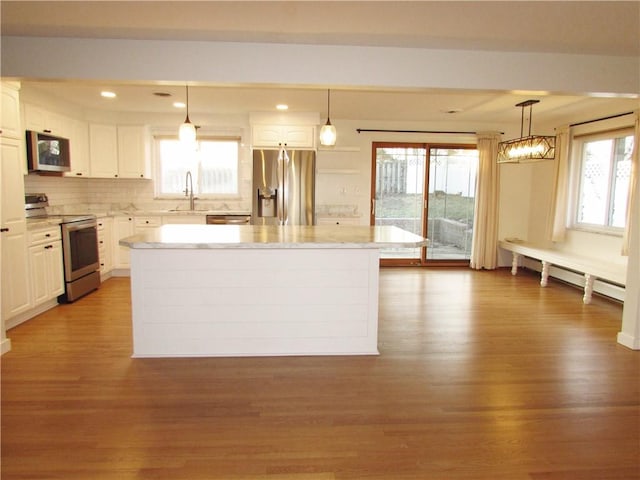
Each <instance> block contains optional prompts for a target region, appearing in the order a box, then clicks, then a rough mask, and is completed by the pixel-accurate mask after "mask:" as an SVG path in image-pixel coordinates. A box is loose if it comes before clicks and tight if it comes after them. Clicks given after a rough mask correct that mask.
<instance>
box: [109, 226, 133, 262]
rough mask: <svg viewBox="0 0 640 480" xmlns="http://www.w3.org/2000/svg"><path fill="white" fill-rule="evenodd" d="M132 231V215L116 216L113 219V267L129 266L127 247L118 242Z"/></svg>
mask: <svg viewBox="0 0 640 480" xmlns="http://www.w3.org/2000/svg"><path fill="white" fill-rule="evenodd" d="M133 233H134V224H133V217H116V218H115V219H114V221H113V239H114V247H115V248H114V249H113V268H129V263H130V261H129V247H122V246H120V245H119V244H118V242H119V241H120V239H121V238H125V237H129V236H131V235H133Z"/></svg>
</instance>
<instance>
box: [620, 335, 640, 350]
mask: <svg viewBox="0 0 640 480" xmlns="http://www.w3.org/2000/svg"><path fill="white" fill-rule="evenodd" d="M618 343H619V344H620V345H624V346H625V347H627V348H630V349H631V350H640V338H637V337H632V336H631V335H629V334H627V333H624V332H618Z"/></svg>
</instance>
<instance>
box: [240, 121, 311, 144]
mask: <svg viewBox="0 0 640 480" xmlns="http://www.w3.org/2000/svg"><path fill="white" fill-rule="evenodd" d="M251 139H252V143H253V146H255V147H278V146H285V145H286V146H287V147H289V148H313V147H314V146H315V128H314V127H313V126H295V125H254V126H253V128H252V137H251Z"/></svg>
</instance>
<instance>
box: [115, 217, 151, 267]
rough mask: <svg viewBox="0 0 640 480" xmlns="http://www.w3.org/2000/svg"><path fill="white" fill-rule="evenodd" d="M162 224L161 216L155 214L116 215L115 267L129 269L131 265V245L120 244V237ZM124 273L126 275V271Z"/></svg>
mask: <svg viewBox="0 0 640 480" xmlns="http://www.w3.org/2000/svg"><path fill="white" fill-rule="evenodd" d="M160 225H162V222H161V217H159V216H154V215H151V216H133V215H131V216H126V217H115V218H114V220H113V240H114V248H113V268H114V269H116V270H117V269H129V266H130V260H129V247H122V246H120V244H119V242H120V239H122V238H125V237H130V236H131V235H134V234H136V233H140V232H143V231H144V229H145V228H154V227H159V226H160ZM121 274H122V273H121ZM124 274H125V275H126V272H124Z"/></svg>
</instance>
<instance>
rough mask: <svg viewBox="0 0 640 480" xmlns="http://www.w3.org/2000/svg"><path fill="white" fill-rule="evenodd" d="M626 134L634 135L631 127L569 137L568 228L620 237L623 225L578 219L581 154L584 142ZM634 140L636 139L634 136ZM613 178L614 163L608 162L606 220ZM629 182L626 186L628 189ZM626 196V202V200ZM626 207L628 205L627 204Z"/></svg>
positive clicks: (611, 206)
mask: <svg viewBox="0 0 640 480" xmlns="http://www.w3.org/2000/svg"><path fill="white" fill-rule="evenodd" d="M627 136H632V137H633V136H634V131H633V128H632V127H620V128H613V129H608V130H605V131H597V132H591V133H584V134H580V135H574V136H573V137H572V139H571V170H572V174H571V185H572V188H571V208H570V211H569V222H568V228H570V229H572V230H577V231H584V232H591V233H600V234H604V235H612V236H617V237H622V236H623V234H624V230H625V227H624V226H622V227H616V226H612V225H608V224H606V225H601V224H594V223H587V222H580V221H578V214H579V206H580V195H581V192H582V169H583V163H584V159H583V155H584V148H585V144H587V143H589V142H596V141H601V140H615V139H618V138H623V137H627ZM634 141H637V139H635V138H634ZM614 178H615V163H614V162H610V165H609V177H608V190H607V200H606V205H605V209H606V211H607V222H610V221H611V210H612V208H613V195H612V190H613V187H614ZM630 186H631V184H630V183H629V185H628V186H627V188H628V189H629V188H630ZM628 198H629V197H628V196H627V202H628ZM627 208H628V206H627Z"/></svg>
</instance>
